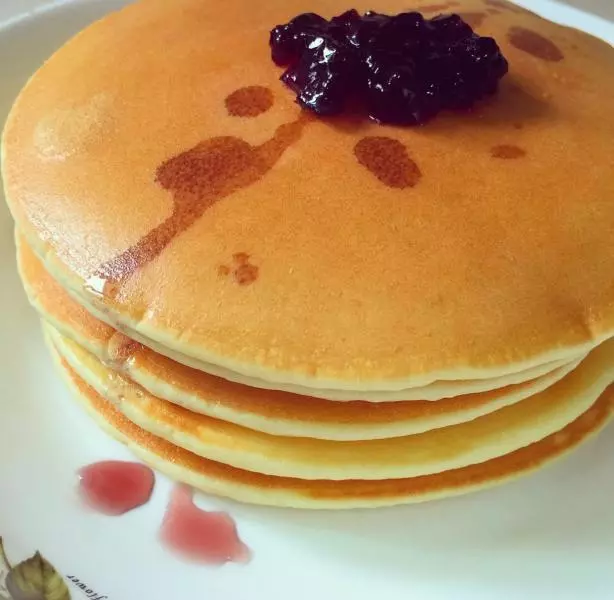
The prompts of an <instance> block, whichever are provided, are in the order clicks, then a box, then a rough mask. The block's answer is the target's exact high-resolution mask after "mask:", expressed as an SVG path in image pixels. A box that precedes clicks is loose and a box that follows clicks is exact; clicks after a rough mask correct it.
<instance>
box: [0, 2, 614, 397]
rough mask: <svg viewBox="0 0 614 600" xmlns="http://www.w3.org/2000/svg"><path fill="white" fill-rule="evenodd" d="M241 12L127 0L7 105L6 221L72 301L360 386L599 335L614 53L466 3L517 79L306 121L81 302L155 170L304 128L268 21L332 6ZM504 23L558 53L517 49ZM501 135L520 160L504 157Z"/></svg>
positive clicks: (613, 256) (271, 371)
mask: <svg viewBox="0 0 614 600" xmlns="http://www.w3.org/2000/svg"><path fill="white" fill-rule="evenodd" d="M244 6H245V2H244V0H228V1H227V2H225V3H224V4H223V7H220V6H218V5H214V4H212V3H207V2H200V1H198V0H177V1H176V2H172V3H169V2H167V1H166V0H149V1H147V2H141V3H137V4H135V5H132V6H130V7H128V8H126V9H125V10H123V11H121V12H118V13H115V14H112V15H110V16H109V17H107V18H105V19H103V20H102V21H101V22H99V23H97V24H95V25H93V26H91V27H90V28H88V29H87V30H86V31H85V32H84V33H82V34H80V35H79V36H77V37H76V38H75V39H73V40H72V41H71V42H69V43H68V44H67V45H66V46H65V47H64V48H63V49H61V50H60V51H59V52H58V53H56V55H54V56H53V57H52V58H51V59H50V60H49V61H48V62H47V63H46V64H45V65H44V66H43V67H42V69H41V70H40V71H39V72H38V73H37V74H36V75H35V76H34V77H33V78H32V80H31V81H30V82H29V84H28V85H27V86H26V88H25V89H24V91H23V93H22V94H21V96H20V98H19V99H18V101H17V102H16V104H15V107H14V109H13V111H12V114H11V117H10V119H9V122H8V125H7V127H6V130H5V134H4V137H3V147H2V150H3V175H4V180H5V186H6V192H7V198H8V201H9V204H10V207H11V210H12V212H13V214H14V216H15V218H16V220H17V222H18V225H19V227H20V228H21V229H22V230H23V232H24V233H25V235H26V237H27V239H28V241H29V243H30V244H31V245H32V247H33V248H34V249H35V251H36V253H37V254H38V255H39V256H41V257H43V258H44V260H45V263H46V265H47V267H48V268H49V270H50V271H51V272H52V274H53V275H54V277H55V278H56V279H58V281H60V283H61V284H62V285H63V286H64V287H66V288H67V289H68V290H70V291H71V293H73V294H75V295H76V296H78V297H79V299H80V301H81V302H82V303H83V304H84V305H86V306H88V307H90V308H92V309H96V310H97V311H99V312H101V313H104V314H105V315H106V317H107V319H108V320H109V322H112V323H113V324H114V325H115V326H117V327H118V328H120V327H121V328H122V329H124V330H126V332H127V333H128V334H129V335H130V337H138V336H140V337H142V338H143V339H145V340H151V342H152V344H151V345H154V346H155V348H156V350H157V351H160V352H163V351H168V352H169V353H170V354H172V355H173V356H174V357H175V358H178V359H180V358H181V357H185V358H186V359H189V360H190V361H191V362H192V363H193V366H198V367H200V368H202V370H215V369H226V370H229V371H232V372H236V373H238V374H239V375H241V376H242V377H245V378H247V380H248V381H249V379H250V378H254V379H261V380H264V381H268V382H271V383H272V384H273V385H277V384H291V385H296V386H302V387H305V388H324V389H333V390H347V391H366V392H373V393H377V392H385V391H394V390H404V389H406V388H411V387H419V386H424V385H428V384H430V383H432V382H433V381H438V380H463V379H470V380H471V379H480V378H494V377H497V376H502V375H506V374H509V373H517V372H519V371H523V370H525V369H528V368H530V367H534V366H538V365H542V364H544V363H548V362H551V361H554V360H559V359H560V360H563V361H565V362H569V361H571V360H574V359H577V358H579V357H580V356H581V355H582V354H584V353H585V352H586V351H588V350H590V349H591V348H592V347H594V346H595V345H597V343H599V342H601V341H603V340H604V339H606V338H607V337H609V336H611V335H612V333H613V332H614V308H613V307H614V302H613V300H614V289H613V287H612V273H613V272H614V253H612V252H611V232H612V231H613V230H614V178H613V177H612V163H611V160H610V157H611V155H612V151H613V150H614V148H613V146H614V117H613V116H612V111H611V109H610V106H609V102H608V99H611V98H612V97H614V78H613V77H612V76H611V74H612V65H613V64H614V58H613V54H614V52H613V51H612V49H611V48H610V47H609V46H607V45H606V44H604V43H602V42H598V41H596V40H594V39H592V38H590V37H589V36H586V35H584V34H581V33H579V32H576V31H573V30H568V29H564V28H562V27H559V26H557V25H554V24H552V23H548V22H546V21H543V20H541V19H539V18H538V17H536V16H534V15H532V14H530V13H528V12H524V11H511V10H500V11H499V12H498V13H497V14H492V13H491V12H488V11H487V8H488V6H487V4H485V3H483V2H482V1H479V0H466V1H465V2H462V3H461V4H460V5H459V6H458V7H455V10H457V9H458V10H459V12H471V13H480V14H482V15H483V22H482V23H481V24H480V25H479V27H478V30H479V32H480V33H483V34H487V35H493V36H494V37H495V38H496V39H497V41H498V42H499V43H500V44H501V46H502V48H503V50H504V53H505V54H506V56H507V57H508V59H509V60H510V64H511V71H510V74H509V76H508V77H506V79H505V81H504V83H503V85H502V87H501V91H500V93H499V94H498V95H497V96H496V97H494V98H493V99H492V100H491V101H489V102H487V103H485V104H484V105H481V106H480V107H479V108H478V109H477V110H476V112H475V113H474V114H472V115H467V114H463V115H452V114H449V115H444V116H441V117H440V118H438V119H436V120H435V121H434V122H433V123H431V124H429V125H428V126H427V127H424V128H420V129H411V128H406V129H400V128H383V127H381V126H378V125H375V124H372V123H367V122H362V123H353V122H346V121H343V120H342V119H341V120H338V121H334V122H331V121H325V120H317V119H316V120H311V121H307V122H304V123H302V124H301V125H300V127H297V129H296V130H297V133H296V136H295V137H296V139H292V142H291V143H289V142H288V144H287V147H286V148H285V149H283V152H282V153H281V155H280V156H278V157H277V158H276V162H275V164H274V165H273V167H272V168H270V170H268V171H267V172H266V173H265V174H264V175H262V177H261V178H260V179H258V180H257V181H254V182H253V183H251V184H250V185H249V186H244V187H240V188H239V189H236V190H234V191H233V192H232V193H229V194H227V195H226V196H224V197H223V198H220V199H219V200H217V201H215V202H214V203H212V205H211V206H210V207H209V208H207V210H206V211H204V213H203V214H202V216H200V217H199V219H198V220H197V221H196V222H194V223H193V224H192V226H191V227H189V228H188V229H187V230H185V231H183V232H182V233H180V234H179V235H177V236H175V237H174V238H173V239H172V241H171V242H170V243H169V244H168V246H167V247H166V248H165V249H164V250H163V251H162V252H161V253H160V255H159V256H157V257H156V258H155V259H154V260H152V261H151V262H147V263H146V264H144V266H143V267H142V268H141V269H139V270H138V271H136V272H135V273H133V274H132V275H131V276H130V277H129V278H127V279H125V280H123V281H122V282H121V285H119V286H116V287H117V289H115V288H114V289H115V291H114V293H113V294H110V293H109V294H106V295H103V296H102V297H98V296H96V295H95V294H94V293H92V290H94V291H95V290H96V289H98V290H99V291H101V286H102V287H104V288H105V290H106V287H107V286H104V283H105V282H104V281H100V279H101V278H100V277H99V276H98V275H97V273H99V270H100V268H101V265H104V264H105V263H107V262H108V261H110V260H112V259H113V258H114V257H116V256H118V255H120V254H121V253H123V252H124V251H126V249H128V248H130V247H131V246H133V245H134V244H137V243H138V242H139V240H140V239H142V238H144V237H145V236H147V235H148V234H149V233H150V232H151V231H152V230H155V228H156V227H158V226H159V225H160V224H161V223H164V222H165V220H167V219H169V218H170V217H171V216H172V214H173V207H174V206H175V205H176V203H177V202H178V200H177V198H178V196H177V192H176V190H175V191H173V189H166V188H165V187H164V186H163V185H161V184H160V179H159V178H158V177H157V174H158V173H159V168H160V166H161V165H165V164H167V163H168V161H169V160H172V159H173V158H174V157H177V156H180V155H181V154H182V153H185V152H187V151H190V150H191V149H193V148H196V147H197V146H198V145H199V144H201V143H207V141H210V140H211V139H213V138H220V137H228V136H231V137H233V138H236V139H239V140H243V142H237V144H236V145H237V147H239V146H241V147H242V148H244V149H245V148H246V147H247V146H249V147H250V148H252V149H253V148H260V147H268V146H264V145H265V144H266V143H267V140H275V139H278V138H279V137H280V136H281V137H283V136H284V135H286V133H287V131H288V130H287V129H284V126H285V125H287V124H290V123H293V122H295V121H296V120H297V118H298V114H299V112H298V108H297V107H296V105H295V104H294V102H293V97H292V94H291V93H289V92H288V91H287V90H286V89H284V87H283V86H282V84H281V83H279V82H278V76H279V71H278V69H276V68H275V67H274V66H273V65H272V63H271V61H270V58H269V55H268V46H267V33H268V30H269V29H270V28H271V27H272V26H274V25H275V24H277V23H280V22H284V21H287V20H288V19H289V18H291V17H292V16H294V15H295V14H298V13H300V12H304V11H305V10H309V11H315V12H322V13H323V14H325V15H327V16H331V14H333V13H339V12H342V11H343V10H345V9H346V8H347V6H346V5H343V4H341V3H340V1H339V2H337V1H336V0H335V1H331V0H309V2H307V0H290V1H288V0H271V1H270V2H267V3H266V4H265V5H263V6H262V7H259V10H258V14H257V18H254V14H253V12H252V11H246V10H242V7H244ZM357 8H358V9H361V10H362V9H367V8H369V7H368V6H367V5H366V4H364V3H361V2H358V5H357ZM408 8H409V6H408V5H407V3H406V2H401V1H400V0H387V1H385V2H383V3H382V4H381V6H378V9H379V10H382V11H388V12H399V11H400V10H407V9H408ZM519 28H520V29H521V30H525V31H526V30H528V31H529V32H531V33H532V34H533V35H534V36H537V38H535V37H534V38H533V39H540V40H542V41H543V40H546V43H550V44H551V45H553V46H554V47H556V48H557V49H558V54H556V56H557V57H558V56H559V55H560V57H561V59H560V60H559V59H557V60H552V55H551V57H550V59H544V58H543V56H539V53H536V52H535V51H534V52H532V53H531V52H528V51H527V50H526V46H525V48H524V49H522V48H521V47H518V44H517V42H516V43H514V39H516V38H515V37H514V33H515V32H516V33H517V32H518V30H519ZM136 47H138V49H139V51H138V52H136V51H135V48H136ZM159 48H164V52H160V51H159V50H158V49H159ZM220 48H224V49H225V52H220ZM154 49H155V51H154ZM533 50H535V48H533ZM84 65H87V68H84ZM135 74H137V75H136V76H135ZM247 85H261V86H264V87H267V88H269V90H270V91H271V93H272V96H273V106H272V108H271V109H270V110H269V111H268V112H266V113H264V114H262V115H260V116H259V117H257V118H254V119H245V118H237V117H233V116H230V115H229V114H228V113H227V112H226V108H225V99H226V97H227V96H228V95H229V94H230V93H232V92H234V91H235V90H236V89H237V88H240V87H243V86H247ZM160 90H164V93H160ZM516 125H518V127H517V126H516ZM284 132H286V133H284ZM293 135H294V134H293ZM382 135H383V136H389V137H391V138H393V139H395V140H397V141H399V142H401V143H402V144H403V145H404V146H405V148H406V149H407V153H408V155H409V156H410V157H411V159H412V160H414V161H415V163H416V164H417V165H418V167H419V169H420V172H421V173H422V176H421V178H420V181H419V182H418V184H417V185H416V186H415V187H412V188H406V189H402V190H401V189H392V188H389V187H386V186H385V185H384V184H383V183H382V182H381V181H380V180H379V179H377V178H376V177H374V176H373V174H372V173H370V172H368V171H367V170H366V169H364V168H363V167H362V166H361V165H360V164H359V163H358V161H357V160H356V157H355V154H354V151H353V149H354V147H355V146H356V144H357V143H358V142H359V141H360V140H362V139H364V138H365V137H372V136H382ZM276 136H277V137H276ZM233 143H234V142H233ZM246 144H247V146H246ZM501 145H513V146H517V147H519V148H521V149H522V150H523V151H524V152H525V154H524V156H522V157H521V158H518V159H516V160H505V159H501V158H498V157H497V155H496V153H493V149H494V148H496V147H499V146H501ZM246 152H248V151H247V150H246ZM250 152H251V150H250ZM570 156H573V165H574V167H573V168H572V169H571V168H569V157H570ZM181 201H182V202H183V200H181ZM340 224H342V227H340ZM237 257H243V258H241V259H240V260H249V261H250V265H251V267H252V269H253V270H252V274H254V273H256V272H257V278H255V280H254V281H252V282H251V283H250V284H249V285H241V284H240V283H239V281H238V280H237V278H236V277H235V276H234V275H233V273H234V272H235V270H237V269H238V268H239V267H240V265H238V266H237V264H235V262H236V261H238V260H239V259H238V258H237ZM245 257H247V259H245ZM222 267H223V268H222ZM224 273H227V274H226V275H224ZM97 278H98V279H97ZM88 286H89V288H88ZM105 290H102V291H105ZM134 334H138V335H134Z"/></svg>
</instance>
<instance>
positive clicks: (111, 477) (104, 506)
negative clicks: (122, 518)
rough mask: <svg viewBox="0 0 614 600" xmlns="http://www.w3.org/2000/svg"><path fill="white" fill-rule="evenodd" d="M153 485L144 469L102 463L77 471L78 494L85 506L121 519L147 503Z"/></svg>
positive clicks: (151, 475) (151, 476)
mask: <svg viewBox="0 0 614 600" xmlns="http://www.w3.org/2000/svg"><path fill="white" fill-rule="evenodd" d="M154 482H155V476H154V472H153V471H152V470H151V469H150V468H149V467H146V466H145V465H141V464H139V463H133V462H125V461H120V460H105V461H102V462H97V463H93V464H91V465H88V466H87V467H83V468H82V469H80V470H79V492H80V494H81V497H82V498H83V500H84V501H85V503H86V504H87V505H88V506H90V507H92V508H93V509H94V510H96V511H98V512H101V513H103V514H105V515H112V516H117V515H123V514H124V513H126V512H128V511H130V510H133V509H135V508H137V507H139V506H142V505H143V504H145V503H147V502H148V500H149V498H150V497H151V493H152V491H153V487H154Z"/></svg>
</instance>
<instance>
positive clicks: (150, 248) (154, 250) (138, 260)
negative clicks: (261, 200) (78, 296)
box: [95, 111, 310, 295]
mask: <svg viewBox="0 0 614 600" xmlns="http://www.w3.org/2000/svg"><path fill="white" fill-rule="evenodd" d="M309 119H310V116H309V115H308V113H307V112H306V111H302V112H301V113H300V115H299V117H298V118H297V119H296V120H295V121H293V122H291V123H285V124H283V125H280V126H279V127H278V128H277V130H276V131H275V134H274V135H273V137H272V138H271V139H270V140H268V141H266V142H264V144H262V145H260V146H252V145H251V144H249V143H248V142H246V141H245V140H242V139H240V138H237V137H231V136H222V137H214V138H210V139H207V140H204V141H202V142H200V143H199V144H197V145H196V146H194V147H193V148H191V149H189V150H186V151H185V152H181V153H179V154H177V155H176V156H173V157H172V158H170V159H168V160H167V161H165V162H164V163H162V164H161V165H160V166H159V167H158V169H157V170H156V177H155V180H156V183H158V184H159V185H160V186H161V187H162V188H164V189H165V190H168V192H169V193H170V195H171V198H172V202H173V210H172V213H171V215H170V217H168V218H167V219H166V220H165V221H163V222H162V223H160V225H158V226H157V227H155V228H154V229H152V230H151V231H150V232H149V233H147V234H146V235H145V236H143V237H142V238H141V239H140V240H139V241H138V242H137V243H136V244H135V245H134V246H132V247H131V248H128V249H127V250H125V251H124V252H122V253H121V254H120V255H118V256H116V257H115V258H113V259H111V260H110V261H108V262H106V263H105V264H103V265H102V266H101V267H100V268H99V269H98V271H97V273H96V274H95V275H96V277H99V278H100V279H103V280H105V281H106V283H107V284H110V285H113V284H114V283H118V282H120V283H121V282H123V281H125V280H127V279H128V278H129V277H130V276H131V275H132V274H133V273H134V272H135V271H137V270H139V269H140V268H141V267H143V266H144V265H146V264H148V263H149V262H151V261H152V260H154V259H155V258H156V257H158V256H159V255H160V254H161V252H162V251H163V250H164V249H165V248H166V247H167V246H168V245H169V244H170V243H171V242H172V241H173V239H174V238H175V237H176V236H178V235H179V234H180V233H182V232H183V231H185V230H186V229H188V228H189V227H191V226H192V225H193V224H194V223H195V222H196V221H197V220H198V219H199V218H200V217H201V216H202V215H203V214H204V213H205V211H207V210H208V209H209V208H211V207H212V206H213V205H214V204H216V203H217V202H219V201H220V200H222V199H223V198H226V197H227V196H230V195H231V194H233V193H234V192H236V191H238V190H240V189H243V188H246V187H248V186H250V185H253V184H254V183H256V182H257V181H258V180H260V179H261V178H262V177H264V176H265V175H266V174H267V173H268V172H269V171H270V170H271V169H272V168H273V167H274V166H275V164H276V163H277V161H278V160H279V159H280V158H281V156H282V155H283V153H284V152H285V151H286V150H287V149H288V148H289V147H290V146H292V145H293V144H295V143H296V142H297V141H298V140H299V138H300V136H301V133H302V131H303V127H304V126H305V124H306V123H307V121H308V120H309ZM110 285H105V290H104V292H105V294H106V295H109V291H108V290H109V287H110Z"/></svg>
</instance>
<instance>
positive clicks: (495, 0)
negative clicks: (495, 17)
mask: <svg viewBox="0 0 614 600" xmlns="http://www.w3.org/2000/svg"><path fill="white" fill-rule="evenodd" d="M484 4H486V6H492V7H494V8H500V9H501V10H509V11H510V12H515V13H520V12H524V10H523V9H522V8H520V7H519V6H516V5H515V4H512V3H511V2H505V0H484Z"/></svg>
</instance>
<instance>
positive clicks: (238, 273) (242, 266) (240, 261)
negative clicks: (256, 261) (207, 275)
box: [218, 252, 259, 285]
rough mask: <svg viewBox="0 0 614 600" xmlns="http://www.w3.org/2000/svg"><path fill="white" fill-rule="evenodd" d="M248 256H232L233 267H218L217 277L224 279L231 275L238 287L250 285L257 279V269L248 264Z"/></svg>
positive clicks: (239, 253) (238, 254)
mask: <svg viewBox="0 0 614 600" xmlns="http://www.w3.org/2000/svg"><path fill="white" fill-rule="evenodd" d="M249 259H250V256H249V254H247V253H246V252H237V253H236V254H233V256H232V261H233V263H234V267H233V268H231V267H229V266H227V265H220V266H219V267H218V275H220V277H226V276H228V275H230V273H232V274H233V276H234V278H235V281H236V282H237V283H238V284H239V285H250V284H252V283H254V281H256V279H258V274H259V268H258V267H257V266H256V265H253V264H251V263H250V262H249Z"/></svg>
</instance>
